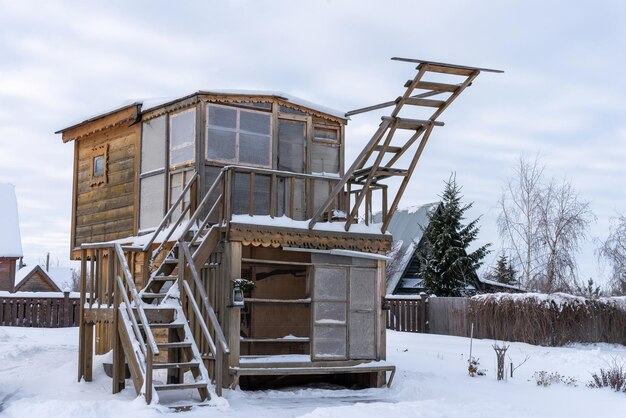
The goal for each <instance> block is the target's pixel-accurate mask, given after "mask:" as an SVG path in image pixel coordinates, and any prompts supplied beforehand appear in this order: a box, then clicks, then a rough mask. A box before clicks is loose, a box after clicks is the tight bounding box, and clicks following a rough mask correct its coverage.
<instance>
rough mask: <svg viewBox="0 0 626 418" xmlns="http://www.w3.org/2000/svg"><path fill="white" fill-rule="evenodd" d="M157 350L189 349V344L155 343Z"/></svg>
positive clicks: (178, 342) (182, 342)
mask: <svg viewBox="0 0 626 418" xmlns="http://www.w3.org/2000/svg"><path fill="white" fill-rule="evenodd" d="M157 347H159V348H191V343H190V342H185V341H177V342H172V343H157Z"/></svg>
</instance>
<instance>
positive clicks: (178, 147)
mask: <svg viewBox="0 0 626 418" xmlns="http://www.w3.org/2000/svg"><path fill="white" fill-rule="evenodd" d="M411 62H413V61H411ZM415 62H417V63H418V71H417V74H416V75H415V76H414V78H412V79H411V80H409V81H408V82H407V83H406V84H405V87H406V91H405V93H404V95H403V96H401V97H399V98H398V99H397V100H395V101H392V102H388V103H383V104H381V105H377V106H374V107H370V108H364V109H361V110H359V111H356V112H352V113H351V114H357V113H361V112H364V111H367V110H370V109H372V108H376V109H379V108H382V107H389V106H391V107H393V108H394V110H393V112H392V114H391V116H389V117H384V118H383V119H382V122H381V124H380V126H379V128H378V130H377V131H376V132H375V133H374V135H373V137H372V138H371V140H370V141H369V142H368V143H367V144H366V145H365V146H364V148H363V151H362V152H361V153H360V155H359V156H358V157H357V159H356V160H355V161H354V162H353V163H352V164H351V166H350V167H349V168H348V169H345V161H344V155H345V141H346V140H345V135H344V127H345V125H346V123H347V121H348V118H349V115H350V114H346V113H344V112H339V111H335V110H332V109H328V108H326V107H323V106H319V105H315V104H313V103H310V102H308V101H305V100H301V99H298V98H295V97H292V96H289V95H286V94H283V93H274V92H258V91H254V92H249V91H215V90H212V91H198V92H196V93H193V94H190V95H188V96H184V97H180V98H176V99H173V100H170V101H164V102H160V103H148V102H134V103H131V104H128V105H125V106H122V107H119V108H117V109H115V110H113V111H110V112H107V113H103V114H100V115H97V116H95V117H93V118H89V119H86V120H85V121H83V122H81V123H78V124H75V125H72V126H70V127H67V128H65V129H62V130H60V131H59V133H61V134H62V136H63V141H65V142H73V143H74V185H73V187H74V191H73V202H72V204H73V211H72V238H71V245H72V254H73V257H74V258H76V259H80V260H81V262H82V282H83V284H82V289H83V292H82V295H83V299H84V301H83V302H84V303H83V313H82V318H83V320H82V324H81V340H80V344H81V346H80V358H79V379H80V378H85V380H90V379H91V374H92V356H93V352H94V347H93V341H94V338H93V333H94V328H95V330H96V331H95V333H96V340H95V341H96V347H95V349H96V350H95V351H96V352H98V353H103V352H106V351H108V350H110V349H113V366H112V375H113V391H114V392H117V391H119V390H120V389H121V388H122V387H123V386H124V370H123V367H124V358H125V359H126V361H127V363H128V366H129V368H130V372H131V376H132V378H133V383H134V385H135V388H136V390H137V391H138V393H143V394H144V395H145V396H146V398H147V400H148V401H151V400H152V399H153V394H154V393H161V392H162V391H166V390H178V389H197V390H198V392H199V394H200V397H201V398H203V399H206V398H208V397H210V394H211V393H213V391H215V392H217V394H218V395H219V394H221V389H222V387H229V386H235V385H237V384H238V383H239V384H241V385H242V386H244V387H247V386H254V385H258V384H273V383H275V382H279V381H280V382H289V381H292V380H290V379H296V378H297V377H298V376H299V377H301V376H302V375H306V376H308V378H309V379H331V380H332V381H334V382H339V383H359V384H362V385H365V386H381V385H383V384H384V383H385V382H386V381H388V380H391V378H392V377H393V371H394V370H395V369H394V367H393V366H392V365H390V364H388V363H386V362H385V358H386V348H385V311H384V310H383V299H384V295H385V261H386V260H387V257H386V256H385V255H384V254H385V253H386V252H387V251H388V250H389V249H390V245H391V239H392V237H391V235H390V234H389V233H387V232H386V229H387V227H388V225H389V222H390V219H391V215H392V214H393V212H394V211H395V208H396V207H397V205H398V203H399V199H400V197H401V195H402V192H403V191H404V190H405V188H406V185H407V182H408V180H409V179H410V177H411V174H412V172H413V169H414V168H415V164H416V163H417V160H418V159H419V156H420V155H421V152H422V150H423V148H424V146H425V144H426V141H427V139H428V137H429V136H430V133H431V131H432V129H433V127H435V126H441V125H443V123H441V122H439V121H437V118H438V117H439V115H440V114H441V113H442V112H443V111H444V110H445V109H446V108H447V107H448V105H449V104H450V103H451V102H452V101H453V100H454V99H455V98H456V97H457V96H458V95H459V94H460V93H461V92H462V91H463V90H464V89H465V88H466V87H467V86H469V85H470V83H471V82H472V80H473V79H474V78H475V77H476V76H477V75H478V74H479V73H480V71H481V69H477V68H472V67H461V66H453V65H449V64H440V63H432V62H421V61H415ZM429 74H431V75H432V74H439V75H441V74H444V75H448V76H452V77H457V78H458V80H457V81H458V83H456V84H450V83H441V82H434V81H427V80H426V79H425V76H427V75H429ZM420 90H422V92H419V91H420ZM434 95H441V96H444V98H442V99H441V100H433V99H427V97H430V96H434ZM416 108H420V109H424V108H425V109H429V110H430V112H431V113H432V114H429V115H428V116H426V117H424V118H423V119H414V118H410V117H408V116H403V113H402V112H407V111H409V110H414V109H416ZM433 112H434V113H433ZM400 131H405V132H408V134H409V136H408V139H407V138H403V139H401V140H400V142H396V143H394V142H393V141H392V140H393V138H394V137H395V134H396V133H398V132H400ZM414 144H415V147H413V145H414ZM412 147H413V148H412ZM405 153H406V156H408V157H409V158H408V161H405V160H406V158H405V159H400V157H401V156H402V155H403V154H405ZM401 162H404V163H405V164H408V168H399V167H398V164H399V163H401ZM392 177H395V178H399V179H400V180H401V183H400V186H399V187H398V188H397V190H395V194H394V195H392V197H393V198H392V199H391V198H390V199H388V196H387V195H388V186H387V185H386V184H384V183H383V181H384V180H386V179H389V178H392ZM374 196H378V197H374ZM376 199H378V200H376ZM388 200H389V204H388ZM376 202H378V203H376ZM376 205H377V206H378V209H381V210H382V218H381V219H382V222H381V224H372V223H371V222H370V221H371V214H372V208H373V207H374V206H376ZM388 373H391V374H388Z"/></svg>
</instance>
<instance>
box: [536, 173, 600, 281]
mask: <svg viewBox="0 0 626 418" xmlns="http://www.w3.org/2000/svg"><path fill="white" fill-rule="evenodd" d="M540 207H541V211H540V218H539V225H540V227H539V231H540V234H541V242H542V245H543V247H544V250H545V268H544V273H543V277H542V283H541V285H542V286H541V287H543V290H544V291H547V292H554V291H558V290H561V291H570V290H571V289H572V285H573V284H575V282H576V270H577V265H576V259H575V256H576V253H577V252H578V249H579V247H580V244H581V242H582V241H583V240H584V239H586V238H587V228H588V226H589V224H590V223H591V222H592V221H594V220H595V216H594V215H593V213H592V212H591V209H590V205H589V202H587V201H583V200H581V199H580V197H579V196H578V193H576V191H575V190H574V187H573V186H572V185H571V184H570V183H568V182H567V181H563V182H562V183H560V184H558V183H556V182H555V181H554V180H551V181H550V182H549V183H548V184H547V185H546V186H545V187H544V188H543V192H542V199H541V206H540Z"/></svg>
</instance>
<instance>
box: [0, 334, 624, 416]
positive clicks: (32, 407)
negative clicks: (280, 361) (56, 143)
mask: <svg viewBox="0 0 626 418" xmlns="http://www.w3.org/2000/svg"><path fill="white" fill-rule="evenodd" d="M387 335H388V344H387V347H388V350H387V351H388V360H389V361H390V362H392V363H394V364H396V366H397V367H398V371H397V373H396V378H395V380H394V382H393V386H392V387H391V389H367V390H361V391H355V390H348V389H336V388H325V389H321V388H291V389H285V390H272V391H259V392H242V391H226V394H225V398H226V399H227V402H224V406H222V407H203V408H196V409H194V410H192V411H189V412H184V413H179V414H178V415H175V416H174V417H199V416H220V417H222V416H223V417H246V418H250V417H274V418H278V417H291V416H306V417H311V418H312V417H316V418H317V417H342V418H349V417H359V418H363V417H370V416H372V417H374V416H375V417H378V418H380V417H389V416H397V417H401V416H402V417H498V418H503V417H595V416H601V417H603V418H606V417H626V394H624V393H615V392H612V391H610V390H600V389H589V388H586V387H585V384H586V383H587V381H588V380H589V378H590V372H591V371H595V370H598V369H599V368H600V367H605V366H606V365H607V363H608V362H609V361H611V359H612V358H613V357H616V356H617V357H619V358H621V360H622V361H624V360H626V347H624V346H619V345H607V344H594V345H576V346H572V347H566V348H550V347H537V346H531V345H528V344H520V343H513V344H511V346H510V348H509V354H510V356H511V357H512V359H513V362H514V363H518V362H521V361H522V360H523V359H524V358H525V357H526V356H527V355H528V356H530V359H529V360H528V361H527V362H526V363H525V364H524V365H523V366H521V367H520V368H519V369H518V370H517V371H516V373H515V377H514V378H513V379H510V378H509V379H508V381H506V382H497V381H496V379H495V355H494V352H493V349H492V348H491V345H492V344H493V341H490V340H474V355H475V357H478V358H479V359H480V364H481V367H482V368H485V369H487V375H486V376H480V377H473V378H472V377H469V376H468V375H467V362H466V360H467V357H468V351H469V340H468V339H467V338H457V337H447V336H438V335H424V334H410V333H399V332H393V331H390V332H388V334H387ZM77 341H78V336H77V329H76V328H66V329H29V328H9V327H0V403H2V410H0V416H3V417H20V418H22V417H54V418H64V417H80V418H89V417H98V418H100V417H133V418H143V417H158V416H162V415H163V414H165V413H169V410H166V409H164V408H154V407H149V406H147V405H145V402H144V401H143V399H135V394H134V390H133V389H130V387H131V386H132V385H131V384H130V382H129V384H128V385H127V386H128V387H129V389H126V390H124V391H123V392H122V393H121V394H119V395H112V394H111V393H110V388H111V381H110V379H109V378H108V377H106V375H105V374H104V372H103V371H102V368H101V367H100V365H99V362H97V364H96V368H95V371H94V381H93V382H90V383H85V382H81V383H77V382H76V380H75V376H76V350H77ZM100 360H101V359H100ZM541 370H545V371H547V372H558V373H560V374H561V375H564V376H571V377H575V378H576V379H578V381H579V385H578V387H569V386H565V385H553V386H550V387H538V386H537V385H536V384H535V381H534V379H533V378H532V376H533V373H534V372H536V371H541Z"/></svg>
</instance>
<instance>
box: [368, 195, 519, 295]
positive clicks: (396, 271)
mask: <svg viewBox="0 0 626 418" xmlns="http://www.w3.org/2000/svg"><path fill="white" fill-rule="evenodd" d="M439 205H441V203H440V202H435V203H428V204H425V205H421V206H412V207H408V208H405V209H401V210H397V211H396V212H395V213H394V215H393V218H392V219H391V223H390V224H389V232H391V234H392V236H393V240H394V244H393V246H392V249H391V251H390V252H389V254H388V255H389V256H390V257H391V258H392V261H390V262H389V263H388V264H387V294H388V295H413V294H417V295H418V294H420V293H422V292H426V291H427V289H426V288H425V287H424V283H423V280H422V278H421V274H420V271H421V260H420V257H419V256H418V254H419V250H421V249H422V248H423V246H424V240H423V235H424V231H425V230H426V228H428V225H429V222H430V214H431V213H432V212H433V211H435V210H438V208H439ZM375 221H376V216H375ZM465 290H466V293H467V294H473V293H492V292H521V291H522V290H521V289H520V288H518V287H516V286H511V285H507V284H503V283H498V282H496V281H493V280H488V279H485V278H482V277H480V276H479V275H478V274H473V275H471V277H469V278H468V281H467V283H466V286H465Z"/></svg>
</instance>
